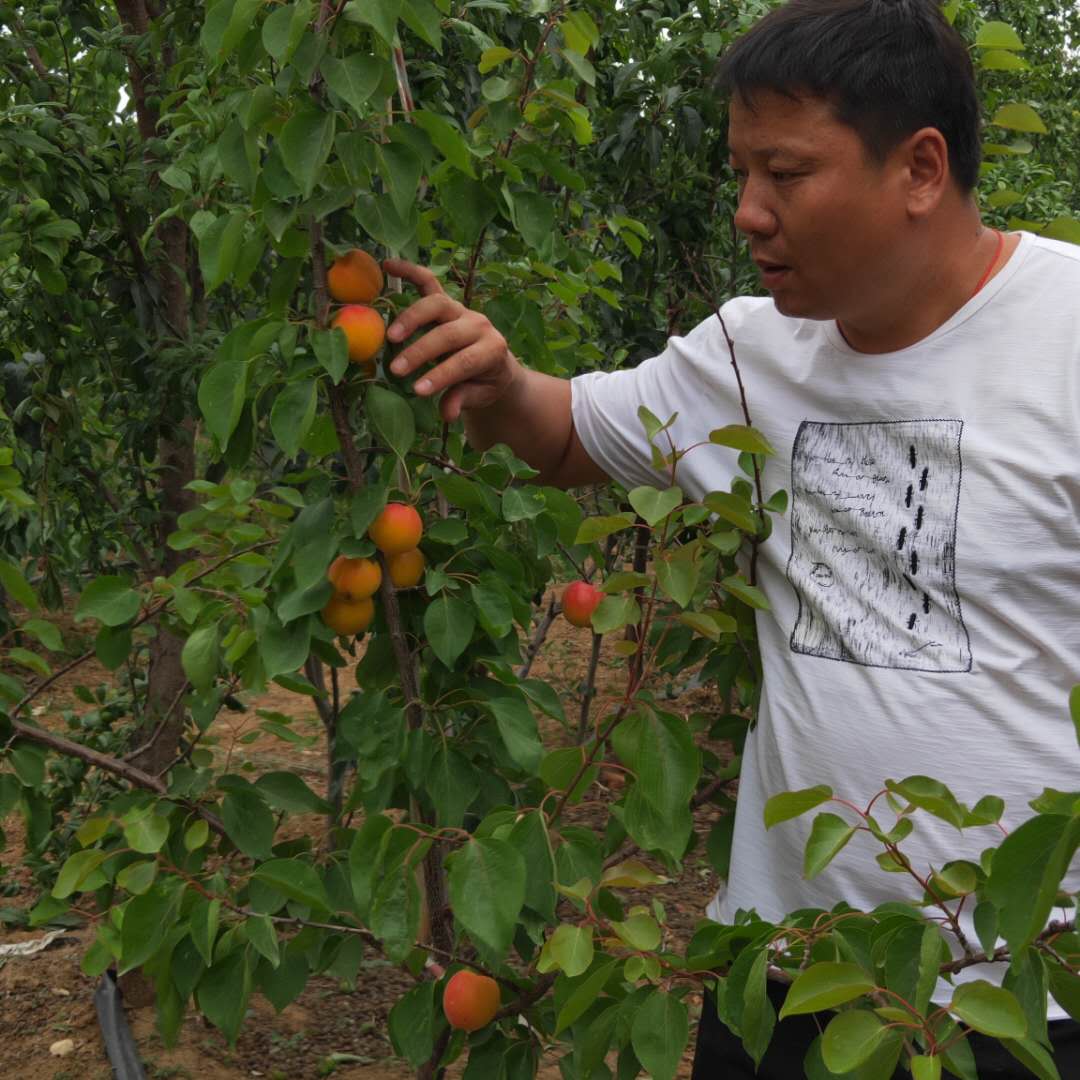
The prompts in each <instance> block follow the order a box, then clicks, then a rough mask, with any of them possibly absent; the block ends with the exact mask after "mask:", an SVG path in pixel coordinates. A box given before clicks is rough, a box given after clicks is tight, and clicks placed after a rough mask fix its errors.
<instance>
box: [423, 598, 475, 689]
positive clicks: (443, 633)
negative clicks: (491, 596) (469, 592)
mask: <svg viewBox="0 0 1080 1080" xmlns="http://www.w3.org/2000/svg"><path fill="white" fill-rule="evenodd" d="M475 627H476V616H475V614H473V609H472V608H471V607H470V606H469V605H468V604H467V603H465V601H464V600H459V599H458V598H457V597H456V596H448V595H447V594H446V593H443V594H442V595H441V596H437V597H436V598H435V599H434V600H432V601H431V603H430V604H428V606H427V608H426V610H425V611H424V634H425V636H426V637H427V640H428V644H429V645H430V646H431V648H432V651H433V652H434V653H435V655H436V656H437V657H438V658H439V659H440V660H441V661H442V662H443V663H444V664H445V665H446V666H447V667H448V668H449V669H450V670H451V671H452V670H453V669H454V663H455V661H456V660H457V658H458V657H459V656H460V655H461V654H462V653H463V652H464V651H465V650H466V649H467V648H468V646H469V642H470V641H471V640H472V635H473V630H474V629H475Z"/></svg>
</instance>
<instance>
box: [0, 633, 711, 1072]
mask: <svg viewBox="0 0 1080 1080" xmlns="http://www.w3.org/2000/svg"><path fill="white" fill-rule="evenodd" d="M64 629H65V637H67V638H69V641H70V638H71V637H73V636H76V635H77V629H76V628H74V627H72V626H71V624H70V623H67V624H66V625H65V627H64ZM611 644H612V643H611V642H605V648H604V651H603V653H602V658H601V664H600V668H599V671H598V677H597V691H598V694H599V696H600V697H604V696H607V695H608V693H611V694H613V695H614V694H619V693H621V687H622V686H623V685H624V680H625V668H624V666H623V665H624V662H623V661H621V660H620V659H619V658H618V657H617V656H616V655H615V654H614V653H613V652H612V651H611V649H610V646H611ZM587 645H588V635H587V633H586V631H584V630H577V629H575V628H573V627H570V626H569V625H568V624H566V623H565V622H563V620H561V619H560V620H557V621H556V623H555V625H554V626H553V627H552V630H551V632H550V634H549V635H548V638H547V640H546V641H545V643H544V647H543V649H542V650H541V653H540V655H539V657H538V658H537V661H536V663H535V664H534V668H533V673H534V674H536V675H539V676H541V677H543V678H545V679H547V680H549V681H550V682H552V684H553V685H555V686H556V687H557V688H558V689H559V690H560V693H561V695H562V697H563V701H564V705H565V707H566V712H567V715H568V717H569V716H576V714H577V711H578V708H579V702H580V687H581V683H582V680H583V678H584V675H585V669H586V666H587V659H588V651H589V650H588V647H587ZM345 670H348V669H345ZM112 679H113V676H112V675H110V673H109V672H107V671H106V670H105V669H103V668H101V667H99V666H97V665H96V664H95V663H93V662H88V663H87V664H85V665H83V666H82V667H80V668H79V669H77V670H75V671H73V672H71V673H70V674H69V675H66V676H64V677H63V678H62V679H61V680H59V681H58V682H57V683H56V684H54V685H53V686H52V687H51V688H50V689H49V691H48V692H47V696H46V699H45V700H44V701H42V702H40V703H39V704H40V708H39V709H38V710H36V718H37V720H38V722H39V723H42V724H43V725H45V726H47V727H55V728H56V729H58V730H61V729H63V728H64V723H63V720H62V718H61V712H62V710H64V709H72V708H73V709H75V710H76V711H81V710H85V709H86V708H87V706H85V705H82V704H81V703H79V702H78V699H77V698H76V697H75V695H74V693H73V690H74V687H75V686H76V685H79V684H81V685H84V686H88V687H94V686H96V685H98V684H101V683H109V682H111V681H112ZM348 686H349V678H348V676H346V677H345V678H344V679H343V684H342V691H343V693H346V692H347V689H348ZM656 689H657V690H658V691H660V690H666V692H667V693H668V694H669V695H671V694H674V696H673V697H671V700H670V701H669V702H668V704H669V706H670V707H671V708H672V709H673V710H674V711H683V710H685V711H687V712H689V711H691V710H701V711H713V710H717V709H719V708H720V705H719V703H718V702H716V701H715V700H713V699H712V698H711V697H710V695H709V694H708V693H707V692H705V691H702V690H695V691H691V692H689V693H685V692H684V693H679V692H678V691H679V688H678V687H675V688H667V687H657V688H656ZM245 704H246V705H247V706H248V709H247V711H246V712H242V713H235V712H223V713H222V714H221V715H220V717H219V719H218V720H217V721H215V727H214V732H213V733H214V734H215V735H216V737H217V746H216V748H215V753H218V754H237V753H241V754H243V756H244V758H245V759H246V760H248V761H250V762H251V763H252V764H253V765H254V766H255V770H256V773H261V772H264V771H271V770H279V769H290V770H293V771H295V772H296V773H298V774H299V775H301V776H302V777H303V778H304V780H305V781H306V782H307V783H308V784H309V785H310V786H311V787H312V788H313V789H314V790H316V791H320V792H324V791H325V776H324V773H323V768H322V764H323V752H322V750H321V749H320V745H321V730H322V729H321V724H320V722H319V720H318V718H317V716H316V715H315V713H314V709H313V708H312V706H311V703H310V701H309V699H307V698H305V697H303V696H301V695H297V694H293V693H290V692H288V691H286V690H283V689H280V688H277V687H274V688H273V689H272V691H271V692H270V693H268V694H266V695H264V696H263V697H260V698H258V699H251V700H248V701H245ZM257 708H259V709H271V710H274V711H276V712H280V713H286V714H288V715H290V716H293V717H295V718H296V729H297V730H299V731H302V732H303V731H306V732H308V733H310V734H312V735H315V736H318V737H319V738H318V740H317V741H316V742H314V743H313V745H312V746H311V747H309V748H298V747H296V746H290V745H289V744H287V743H284V742H282V741H281V740H279V739H277V738H273V737H270V736H263V735H260V737H259V738H257V739H255V740H254V741H253V742H250V743H246V744H244V743H240V742H239V741H238V740H239V739H240V737H241V736H243V735H244V734H245V733H246V732H249V731H251V730H252V729H253V728H254V726H255V721H256V716H255V710H256V709H257ZM545 736H546V742H548V744H549V745H551V746H554V745H557V740H558V737H559V736H562V737H563V738H565V737H566V736H565V735H564V733H563V732H562V731H561V729H557V730H556V731H555V732H546V733H545ZM547 736H550V738H547ZM604 779H605V778H604V777H602V778H601V782H600V783H598V784H597V785H596V787H595V788H594V791H595V792H596V793H597V794H596V796H595V797H596V798H597V799H598V800H599V801H604V800H610V799H611V798H613V797H615V798H617V797H618V793H617V791H616V792H614V793H613V792H612V790H610V789H609V788H608V787H607V786H605V784H604ZM606 779H607V782H608V783H609V784H611V785H613V786H614V785H617V784H618V782H619V778H618V776H617V775H616V774H609V775H608V776H607V777H606ZM595 806H596V804H594V811H593V812H594V813H596V812H597V810H596V809H595ZM578 814H579V815H581V814H583V815H586V816H587V815H588V814H589V810H588V809H587V808H585V809H583V810H579V811H578ZM715 818H716V811H714V810H712V809H710V808H708V807H705V808H703V809H702V810H700V811H698V813H697V822H696V824H697V828H698V831H699V832H700V833H701V834H702V837H703V838H704V835H706V834H707V832H708V829H709V827H710V826H711V824H712V822H713V821H714V820H715ZM0 824H2V825H3V829H4V831H5V833H6V835H7V846H6V849H5V850H4V851H3V852H0V868H2V872H0V909H18V908H24V907H29V906H32V905H33V904H34V903H35V902H36V901H37V899H38V893H37V890H36V888H35V887H34V885H33V881H32V878H31V876H30V873H29V871H28V870H26V868H25V867H22V866H21V865H20V859H21V856H22V852H23V831H22V820H21V818H20V817H19V816H18V815H12V816H10V817H9V818H8V819H6V820H4V821H3V822H2V823H0ZM714 888H715V879H714V877H713V874H712V872H711V870H710V869H709V868H708V866H707V863H706V861H705V858H704V856H703V855H702V854H700V845H699V847H698V848H697V849H696V850H695V853H694V854H692V855H691V857H689V858H688V859H687V861H686V863H685V865H684V869H683V873H682V875H681V877H680V878H679V879H678V880H676V881H674V882H672V883H671V884H670V885H667V886H664V887H663V888H661V889H659V890H654V891H653V892H651V893H650V896H657V897H658V898H659V899H660V900H661V901H662V902H663V904H664V905H665V908H666V910H667V913H668V919H669V925H670V932H671V936H672V938H674V939H675V941H674V942H673V944H677V943H681V942H685V941H686V940H688V939H689V937H690V935H691V934H692V932H693V929H694V927H695V925H696V923H697V922H698V920H699V919H700V917H701V915H702V913H703V912H704V909H705V906H706V904H707V903H708V900H709V898H710V896H711V894H712V892H713V890H714ZM2 915H3V910H0V916H2ZM43 932H44V931H43V930H40V929H37V930H31V931H26V930H19V929H13V928H12V926H11V924H10V921H9V922H7V923H4V922H0V942H15V941H25V940H34V939H37V938H40V937H41V935H42V933H43ZM92 939H93V931H92V930H91V929H89V928H77V929H73V930H69V931H68V932H67V933H65V934H64V935H63V936H62V937H60V938H59V939H57V940H56V941H55V942H54V943H53V944H52V945H51V946H50V947H49V948H47V949H45V950H44V951H41V952H38V953H36V954H34V955H32V956H27V957H10V958H7V959H0V1078H3V1080H109V1078H111V1077H112V1075H113V1073H112V1069H111V1067H110V1065H109V1062H108V1058H107V1056H106V1054H105V1049H104V1045H103V1043H102V1041H101V1037H100V1033H99V1030H98V1025H97V1018H96V1013H95V1009H94V1002H93V994H94V989H95V987H96V985H97V981H98V980H97V979H91V978H88V977H86V976H85V975H83V974H82V972H81V971H80V968H79V961H80V958H81V956H82V954H83V952H84V950H85V949H86V947H87V946H88V945H89V944H90V942H91V941H92ZM410 985H412V980H411V978H410V977H409V976H408V975H406V974H405V973H403V972H401V971H399V970H397V969H395V968H394V967H392V966H390V965H389V964H387V963H386V962H385V961H383V960H381V959H380V958H379V957H377V956H375V955H369V956H368V957H367V958H366V959H365V961H364V964H363V966H362V968H361V971H360V976H359V978H358V981H357V985H356V988H355V989H354V990H349V989H347V988H346V987H345V986H344V985H343V984H340V983H338V982H337V981H336V980H334V979H329V978H320V977H315V978H313V979H312V980H311V981H310V982H309V983H308V985H307V987H306V988H305V990H304V992H303V993H302V994H301V995H300V997H299V998H298V999H297V1000H296V1001H295V1002H293V1003H292V1004H291V1005H289V1006H288V1007H287V1008H286V1009H285V1010H284V1011H283V1012H281V1013H276V1012H275V1011H274V1009H273V1007H272V1006H271V1005H270V1003H269V1002H268V1001H266V1000H265V999H264V998H262V997H261V996H259V995H255V996H253V997H252V999H251V1004H250V1007H249V1012H248V1016H247V1019H246V1021H245V1023H244V1026H243V1029H242V1031H241V1034H240V1037H239V1040H238V1042H237V1044H236V1046H235V1047H229V1046H228V1044H227V1043H226V1041H225V1040H224V1038H223V1037H222V1036H221V1034H220V1033H219V1032H218V1031H217V1029H215V1028H213V1027H212V1026H210V1025H209V1024H207V1023H205V1022H204V1021H202V1020H201V1019H200V1018H198V1017H196V1016H194V1015H192V1014H191V1013H189V1014H188V1016H187V1017H186V1019H185V1021H184V1023H183V1025H182V1028H181V1032H180V1037H179V1040H178V1043H177V1045H176V1046H174V1047H170V1048H167V1047H165V1045H164V1044H163V1042H162V1040H161V1038H160V1036H159V1035H158V1033H157V1031H156V1028H155V1016H154V1013H155V1010H154V1008H153V1005H152V1002H150V1001H141V1000H140V997H139V994H138V993H137V990H138V988H137V987H131V986H129V987H127V992H126V996H125V1009H126V1013H127V1016H128V1020H129V1022H130V1024H131V1027H132V1031H133V1033H134V1036H135V1040H136V1043H137V1045H138V1049H139V1053H140V1055H141V1057H142V1060H143V1063H144V1066H145V1069H146V1074H147V1076H148V1077H149V1078H150V1080H240V1078H248V1077H264V1078H266V1080H308V1078H316V1077H325V1076H333V1077H335V1078H337V1080H406V1078H409V1077H412V1076H413V1075H414V1072H413V1070H412V1069H411V1068H410V1067H409V1065H408V1064H407V1063H406V1062H404V1061H402V1060H400V1059H398V1058H396V1057H395V1055H394V1052H393V1048H392V1046H391V1044H390V1039H389V1035H388V1034H387V1015H388V1013H389V1010H390V1008H391V1007H392V1005H393V1004H394V1002H395V1001H396V999H397V998H398V997H399V996H400V995H401V994H402V993H403V992H404V991H405V990H407V989H408V988H409V986H410ZM688 1002H689V1003H690V1005H691V1012H692V1015H694V1016H696V1014H697V1011H698V1008H699V1001H698V1000H697V999H696V998H695V997H693V996H692V997H691V998H688ZM66 1039H70V1040H72V1041H73V1043H74V1048H73V1050H72V1051H71V1052H70V1053H69V1054H68V1055H67V1056H63V1057H60V1056H54V1055H53V1054H52V1053H50V1048H51V1047H52V1046H53V1045H54V1044H56V1043H57V1042H59V1041H61V1040H66ZM693 1041H694V1039H693V1033H691V1040H690V1045H689V1047H688V1050H687V1054H686V1055H685V1058H684V1061H683V1065H682V1067H681V1069H680V1073H679V1075H680V1077H688V1076H689V1075H690V1058H691V1053H692V1047H693ZM561 1052H564V1051H560V1048H559V1047H558V1046H556V1047H553V1048H552V1049H551V1050H550V1051H549V1052H548V1054H547V1055H546V1056H545V1059H544V1065H543V1069H542V1072H541V1077H542V1078H543V1080H556V1078H557V1077H558V1076H559V1075H560V1073H559V1069H558V1066H557V1064H556V1062H557V1059H558V1057H559V1055H560V1053H561ZM452 1075H460V1064H459V1065H458V1066H457V1067H455V1069H454V1070H452Z"/></svg>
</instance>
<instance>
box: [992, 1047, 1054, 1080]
mask: <svg viewBox="0 0 1080 1080" xmlns="http://www.w3.org/2000/svg"><path fill="white" fill-rule="evenodd" d="M1001 1044H1002V1046H1004V1047H1005V1049H1006V1050H1008V1051H1009V1053H1010V1054H1012V1056H1013V1057H1014V1058H1016V1060H1017V1061H1019V1062H1021V1063H1022V1064H1023V1065H1024V1066H1025V1067H1026V1068H1027V1069H1029V1070H1030V1071H1031V1072H1032V1074H1033V1075H1035V1076H1037V1077H1038V1078H1039V1080H1061V1073H1059V1072H1058V1069H1057V1066H1056V1065H1055V1064H1054V1059H1053V1058H1052V1057H1051V1056H1050V1053H1049V1052H1048V1051H1047V1049H1046V1047H1044V1046H1042V1045H1040V1044H1039V1043H1037V1042H1036V1041H1035V1040H1034V1039H1002V1040H1001Z"/></svg>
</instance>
